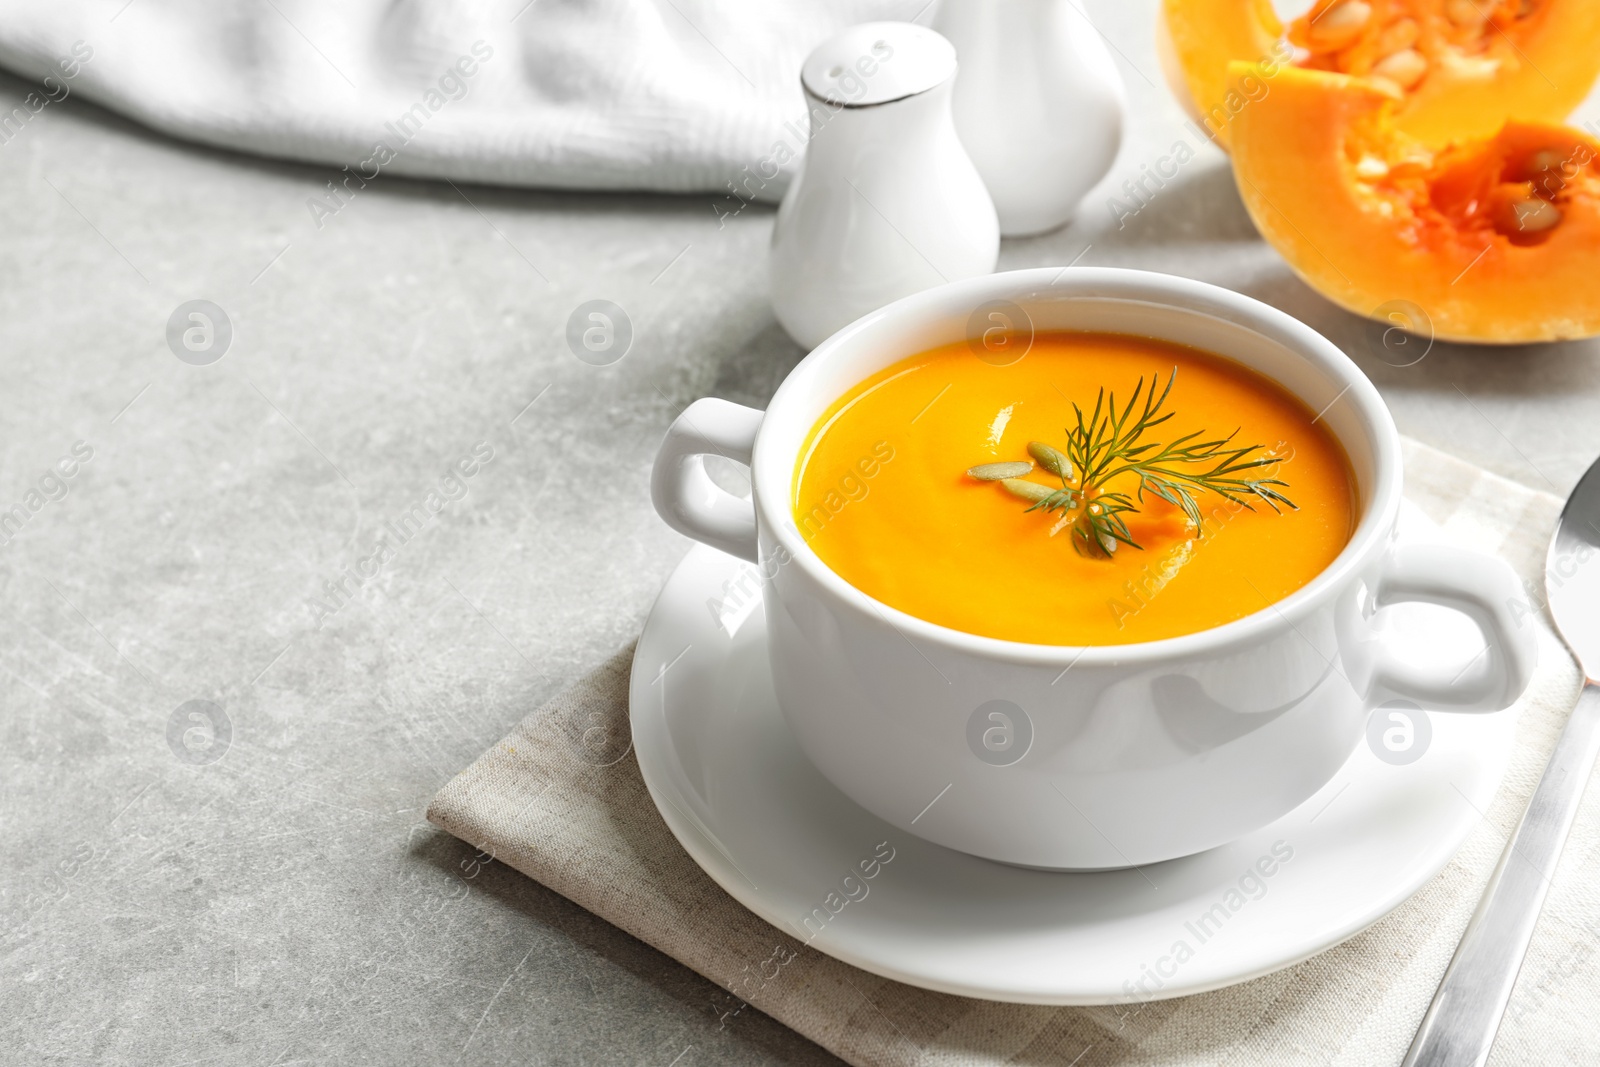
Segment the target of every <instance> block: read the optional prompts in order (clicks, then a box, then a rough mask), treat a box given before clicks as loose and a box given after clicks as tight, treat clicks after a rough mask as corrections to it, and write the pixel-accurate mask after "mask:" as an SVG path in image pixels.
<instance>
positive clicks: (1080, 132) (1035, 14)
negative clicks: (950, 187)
mask: <svg viewBox="0 0 1600 1067" xmlns="http://www.w3.org/2000/svg"><path fill="white" fill-rule="evenodd" d="M934 26H935V27H936V28H937V29H938V30H939V31H940V32H941V33H943V34H944V35H945V37H947V38H948V39H949V40H950V43H951V44H953V45H955V49H956V55H957V57H958V58H959V59H960V61H961V73H960V75H959V76H958V77H957V78H956V85H955V106H954V111H955V121H956V130H957V131H958V132H959V133H960V135H961V142H962V144H964V145H965V146H966V148H967V152H968V153H970V154H971V156H972V159H973V161H974V162H975V163H976V164H977V166H978V172H979V173H980V174H982V175H983V180H984V184H985V185H986V186H988V189H989V195H990V196H991V197H993V198H994V206H995V210H996V211H997V212H998V213H999V216H1000V232H1001V233H1002V234H1004V235H1006V236H1007V237H1021V236H1024V235H1027V234H1035V233H1044V232H1046V231H1048V230H1054V229H1056V228H1057V227H1060V226H1063V225H1065V224H1066V223H1068V222H1070V221H1071V220H1072V216H1073V215H1074V214H1075V213H1076V212H1077V209H1078V204H1079V202H1080V201H1082V200H1083V197H1084V194H1085V193H1087V192H1088V191H1089V190H1090V189H1092V188H1093V187H1094V186H1095V185H1096V184H1097V183H1098V182H1099V181H1100V179H1102V178H1104V177H1105V176H1106V174H1107V173H1108V172H1109V171H1110V170H1111V164H1112V163H1113V162H1114V161H1115V160H1116V157H1117V149H1118V148H1119V147H1120V146H1121V144H1122V121H1123V113H1124V111H1125V110H1126V103H1125V100H1124V97H1123V91H1122V79H1121V77H1120V76H1119V75H1118V74H1117V68H1116V64H1115V63H1114V62H1112V59H1111V53H1110V52H1109V51H1108V50H1107V49H1106V46H1105V42H1104V41H1103V40H1102V39H1101V37H1100V34H1099V33H1098V32H1097V31H1096V30H1095V28H1094V26H1093V24H1092V23H1090V21H1089V17H1088V16H1087V15H1086V14H1084V12H1083V9H1082V8H1081V7H1079V6H1078V5H1077V3H1076V0H942V3H941V5H940V7H939V13H938V15H937V16H936V17H935V19H934Z"/></svg>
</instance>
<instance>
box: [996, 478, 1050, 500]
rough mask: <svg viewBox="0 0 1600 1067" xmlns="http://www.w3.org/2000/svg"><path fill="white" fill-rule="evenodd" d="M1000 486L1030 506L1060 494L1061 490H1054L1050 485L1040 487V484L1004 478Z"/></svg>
mask: <svg viewBox="0 0 1600 1067" xmlns="http://www.w3.org/2000/svg"><path fill="white" fill-rule="evenodd" d="M1000 484H1001V486H1003V487H1004V488H1005V490H1006V492H1008V493H1010V494H1011V495H1012V496H1019V497H1021V498H1022V499H1024V500H1026V501H1028V502H1029V503H1030V504H1037V503H1038V502H1039V501H1041V500H1043V499H1044V498H1045V497H1047V496H1049V495H1050V494H1052V493H1058V492H1060V490H1059V489H1052V488H1050V487H1049V486H1048V485H1040V484H1039V483H1038V482H1029V481H1025V480H1023V479H1021V478H1002V479H1000Z"/></svg>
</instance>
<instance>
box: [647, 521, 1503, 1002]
mask: <svg viewBox="0 0 1600 1067" xmlns="http://www.w3.org/2000/svg"><path fill="white" fill-rule="evenodd" d="M1407 518H1408V520H1409V522H1408V525H1411V526H1413V527H1415V526H1416V525H1418V523H1417V516H1416V513H1414V512H1413V513H1412V514H1411V515H1409V516H1408V517H1407ZM1422 521H1423V522H1426V520H1422ZM741 575H744V576H745V578H746V579H747V580H746V581H744V582H743V584H742V586H741V583H740V576H741ZM730 581H731V582H732V583H733V585H731V586H730V585H728V583H729V582H730ZM741 588H742V589H744V590H745V591H746V592H745V593H743V594H741V593H740V592H739V589H741ZM759 589H760V586H759V583H758V582H757V581H756V580H755V568H754V567H752V566H751V565H750V564H747V563H743V562H741V561H739V560H736V559H734V558H733V557H731V556H727V555H724V554H722V553H720V552H717V551H715V550H713V549H709V548H705V547H703V546H697V547H695V548H694V549H693V550H692V551H691V552H690V553H689V555H688V556H687V557H685V559H684V561H683V562H682V563H681V564H680V565H679V567H678V569H677V570H676V571H675V572H674V573H673V575H672V577H671V578H670V579H669V580H668V581H667V585H666V588H665V589H663V590H662V592H661V596H660V598H659V599H658V600H657V601H656V604H655V607H654V608H653V609H652V610H651V613H650V618H649V620H648V621H647V622H646V624H645V628H644V633H643V635H642V636H641V637H640V639H639V645H638V650H637V652H636V653H635V656H634V662H633V676H632V680H631V686H630V698H629V699H630V704H631V715H632V720H633V739H634V748H635V751H636V752H637V753H638V759H639V768H640V770H641V771H642V772H643V775H644V780H645V783H646V785H647V786H648V787H649V789H650V794H651V796H652V797H653V798H654V799H655V803H656V807H657V808H659V809H660V811H661V815H662V817H663V818H664V819H665V820H666V822H667V825H668V826H669V827H670V828H671V829H672V832H673V833H674V834H675V835H676V836H677V838H678V840H679V841H680V842H682V844H683V847H684V848H685V849H687V850H688V852H689V854H690V855H691V856H693V857H694V859H695V862H697V863H699V864H700V866H701V867H703V868H705V871H706V873H707V874H709V875H710V876H711V877H712V878H713V879H715V880H716V882H717V883H718V884H719V885H720V886H722V888H723V889H725V890H727V891H728V893H729V894H730V895H732V896H733V898H734V899H735V900H737V901H739V903H741V904H743V905H744V906H745V907H747V908H749V909H750V910H751V911H753V912H755V913H756V914H757V915H759V916H761V917H762V918H763V919H766V920H767V921H768V922H770V923H772V924H773V925H774V926H777V927H779V928H780V929H782V930H784V931H785V932H787V933H789V934H791V935H793V936H795V937H797V938H799V939H800V940H802V941H808V942H809V943H810V944H811V945H812V946H813V947H815V948H817V949H819V950H820V951H822V952H826V953H828V954H829V955H831V956H834V957H837V958H838V959H841V960H844V961H845V962H847V963H850V964H853V965H855V966H857V967H860V968H862V969H863V970H867V971H871V972H873V973H875V974H879V975H883V976H885V977H888V978H893V979H896V980H899V981H902V982H907V983H910V984H912V985H917V986H923V987H926V988H928V989H935V990H940V991H943V992H947V993H955V994H961V995H965V996H973V997H983V998H987V999H990V1000H1005V1001H1018V1002H1024V1003H1037V1004H1099V1003H1114V1002H1126V1001H1135V1000H1151V999H1157V998H1164V997H1174V996H1182V995H1185V994H1190V993H1198V992H1202V991H1204V990H1208V989H1215V988H1217V987H1219V986H1225V985H1230V984H1232V983H1235V982H1241V981H1244V980H1246V979H1249V978H1255V977H1258V976H1260V975H1263V974H1266V973H1268V972H1271V971H1274V970H1277V969H1279V968H1281V967H1287V966H1289V965H1290V964H1293V963H1298V962H1299V961H1301V960H1303V959H1305V958H1307V957H1309V956H1313V955H1315V954H1316V953H1318V952H1321V951H1323V950H1324V949H1327V948H1330V947H1332V946H1334V945H1336V944H1338V943H1339V942H1341V941H1343V940H1345V939H1346V938H1348V937H1350V936H1352V935H1353V934H1356V933H1358V932H1360V931H1361V930H1363V929H1364V928H1366V927H1367V926H1369V925H1371V924H1372V923H1373V922H1376V921H1377V920H1378V919H1379V918H1381V917H1382V916H1383V915H1385V914H1386V913H1387V912H1389V911H1390V910H1391V909H1393V908H1395V907H1396V906H1398V905H1399V904H1400V903H1401V902H1402V901H1404V900H1405V899H1406V898H1407V897H1409V896H1410V895H1411V894H1412V893H1414V892H1416V890H1417V889H1419V888H1420V887H1421V886H1422V885H1423V884H1424V883H1425V882H1427V881H1428V880H1429V879H1430V878H1432V877H1433V875H1434V874H1435V873H1437V872H1438V871H1439V870H1440V869H1441V868H1442V867H1444V865H1445V864H1446V863H1447V862H1449V860H1450V857H1451V856H1452V855H1454V853H1455V851H1456V849H1457V848H1458V847H1459V846H1460V845H1461V843H1462V842H1463V841H1464V840H1465V839H1466V837H1467V835H1468V834H1469V833H1470V832H1471V831H1472V829H1473V828H1474V827H1475V826H1476V825H1477V823H1478V821H1479V819H1480V817H1481V816H1480V814H1479V813H1480V812H1482V811H1487V810H1488V809H1489V805H1490V802H1491V800H1492V799H1493V797H1494V793H1495V790H1496V789H1497V788H1498V787H1499V784H1500V779H1501V776H1502V775H1503V774H1504V773H1505V769H1506V765H1507V763H1508V761H1509V759H1510V754H1511V742H1512V735H1513V730H1514V727H1515V710H1511V711H1505V712H1500V713H1498V714H1493V715H1460V714H1445V713H1432V714H1430V715H1429V716H1428V718H1429V719H1430V720H1431V725H1432V739H1431V742H1430V743H1429V745H1428V747H1427V749H1426V751H1425V752H1424V754H1423V755H1422V757H1421V758H1420V759H1418V760H1417V761H1416V762H1413V763H1410V764H1407V765H1404V766H1394V765H1390V764H1389V763H1386V762H1383V761H1380V760H1379V759H1378V757H1377V756H1376V755H1375V754H1374V752H1373V751H1372V750H1371V749H1369V747H1368V746H1367V745H1365V744H1363V745H1362V746H1360V747H1359V748H1358V749H1357V750H1356V752H1355V754H1354V755H1353V756H1352V757H1351V758H1350V760H1349V762H1348V763H1346V764H1345V766H1344V767H1343V769H1341V770H1340V772H1339V773H1338V775H1336V776H1335V777H1334V779H1333V780H1332V781H1331V782H1329V783H1328V784H1327V786H1326V787H1324V788H1323V789H1322V790H1321V791H1320V792H1318V793H1317V794H1316V795H1315V796H1313V797H1312V798H1311V799H1310V800H1308V801H1306V803H1305V804H1303V805H1302V806H1301V807H1299V808H1298V809H1296V810H1295V811H1293V812H1291V813H1290V814H1289V815H1287V816H1285V817H1284V818H1282V819H1280V820H1279V821H1278V822H1276V823H1274V824H1272V825H1271V826H1268V827H1267V828H1265V829H1263V830H1261V831H1259V832H1257V833H1255V834H1251V835H1250V836H1249V837H1247V838H1244V839H1242V840H1239V841H1235V842H1233V843H1232V844H1229V845H1224V846H1222V847H1220V848H1217V849H1213V850H1212V851H1210V852H1206V853H1202V854H1201V855H1198V856H1190V857H1186V858H1184V859H1178V860H1171V861H1169V862H1166V863H1161V864H1156V865H1153V866H1149V867H1144V868H1142V869H1139V868H1136V869H1130V870H1122V871H1101V872H1093V873H1062V872H1046V871H1033V870H1025V869H1022V868H1017V867H1009V866H1006V865H1003V864H999V863H993V862H990V861H987V860H981V859H977V858H975V857H972V856H967V855H964V854H962V853H959V852H954V851H951V850H949V849H946V848H943V847H941V846H938V845H932V844H929V843H927V842H924V841H922V840H920V839H918V838H915V837H912V836H910V835H908V834H905V833H903V832H901V831H900V830H897V829H894V828H892V827H890V826H889V825H888V824H887V823H884V822H883V821H881V820H880V819H878V818H877V817H875V816H873V815H870V814H868V813H867V812H866V811H864V810H863V809H861V808H859V807H857V806H856V805H855V803H854V802H852V801H850V800H849V799H847V798H846V797H845V796H844V795H843V794H842V793H840V792H839V791H838V790H837V789H835V788H834V787H833V786H832V785H831V784H829V782H828V781H827V780H826V779H824V778H823V777H822V775H821V774H820V773H818V772H817V771H816V770H815V769H814V768H813V767H812V766H811V764H810V762H809V761H808V760H807V759H806V757H805V756H804V755H803V754H802V753H801V752H800V750H799V748H798V746H797V745H796V744H795V742H794V740H793V737H792V736H791V734H790V733H789V730H788V727H787V726H786V725H785V723H784V721H783V718H782V715H781V713H780V712H779V710H778V706H777V703H776V699H775V697H774V695H773V689H772V679H771V677H770V675H769V673H768V669H767V657H766V648H765V645H764V642H765V636H766V635H765V631H766V624H765V620H764V617H763V613H762V611H761V604H760V592H759ZM730 590H732V591H733V595H732V596H730V595H729V592H730ZM1407 610H1410V611H1414V612H1416V614H1414V615H1412V616H1410V617H1399V616H1400V612H1399V610H1398V609H1396V610H1394V611H1393V612H1391V614H1394V615H1396V616H1397V617H1396V619H1395V621H1394V623H1393V625H1394V626H1395V628H1396V629H1397V630H1399V631H1402V634H1401V636H1402V639H1404V640H1407V641H1415V642H1417V643H1418V644H1427V643H1430V642H1432V641H1436V640H1438V639H1439V635H1440V634H1441V633H1446V632H1448V633H1449V634H1451V635H1456V636H1459V634H1460V630H1459V629H1458V628H1457V626H1456V625H1452V624H1459V625H1468V624H1465V623H1464V622H1463V621H1462V620H1460V619H1459V617H1441V616H1439V615H1437V614H1434V613H1432V611H1431V609H1421V608H1408V609H1407ZM1469 629H1470V627H1469ZM883 842H887V845H881V844H880V843H883ZM1274 846H1276V848H1277V857H1278V858H1277V859H1276V860H1274ZM1286 851H1289V852H1292V855H1291V856H1290V858H1289V859H1288V860H1287V861H1284V860H1283V859H1282V856H1283V855H1284V853H1285V852H1286ZM891 852H892V859H890V860H889V861H888V862H886V863H884V862H881V857H882V856H883V855H887V854H890V853H891ZM875 856H876V857H877V859H878V862H876V863H875V862H874V860H875ZM1263 858H1265V859H1266V860H1267V861H1268V862H1266V863H1263V865H1262V866H1263V869H1270V870H1271V871H1272V874H1271V876H1270V877H1262V876H1261V875H1260V873H1259V872H1256V873H1255V874H1254V875H1251V873H1250V872H1252V871H1253V870H1254V869H1255V867H1256V865H1257V863H1258V862H1260V861H1262V860H1263ZM863 861H865V862H866V864H867V866H866V868H865V869H866V870H870V871H872V872H873V873H874V875H875V876H874V877H872V878H871V879H870V880H869V879H865V878H863V877H862V874H861V868H860V866H859V865H860V864H862V863H863ZM847 879H849V880H848V881H847ZM1241 880H1243V885H1241ZM863 894H864V895H863ZM852 898H855V899H852ZM1207 916H1209V918H1206V917H1207ZM807 917H810V922H809V923H807V922H806V921H805V920H806V919H807ZM1180 946H1183V947H1180Z"/></svg>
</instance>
